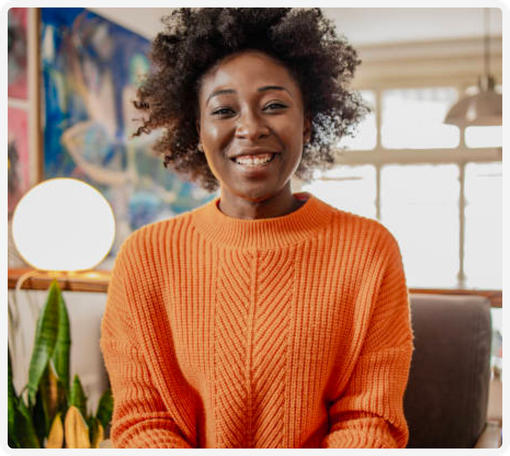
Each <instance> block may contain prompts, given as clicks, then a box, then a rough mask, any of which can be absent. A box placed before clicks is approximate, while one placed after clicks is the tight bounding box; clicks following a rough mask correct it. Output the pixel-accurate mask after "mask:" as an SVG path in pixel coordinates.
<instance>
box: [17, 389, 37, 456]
mask: <svg viewBox="0 0 510 456" xmlns="http://www.w3.org/2000/svg"><path fill="white" fill-rule="evenodd" d="M16 440H17V441H18V444H19V447H20V448H41V444H40V443H39V440H38V438H37V434H36V432H35V428H34V423H33V422H32V417H31V416H30V412H29V410H28V409H27V407H26V405H25V403H24V402H23V399H22V398H20V400H19V402H18V408H17V410H16Z"/></svg>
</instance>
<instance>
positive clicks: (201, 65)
mask: <svg viewBox="0 0 510 456" xmlns="http://www.w3.org/2000/svg"><path fill="white" fill-rule="evenodd" d="M153 60H154V63H155V68H156V69H155V71H154V73H153V74H152V75H151V76H150V77H149V78H148V79H147V80H146V81H145V83H144V85H143V86H142V87H141V89H140V91H139V102H138V103H137V106H138V107H139V108H140V109H142V110H143V111H144V112H145V113H146V116H145V117H146V118H145V121H144V126H143V127H142V128H141V129H140V131H139V133H142V132H149V131H151V130H153V129H155V128H159V127H163V128H164V129H165V135H164V136H163V138H162V139H161V141H160V143H159V146H158V147H159V150H161V151H162V152H163V153H164V155H165V164H166V165H169V166H171V167H172V168H173V169H174V170H176V171H177V172H179V173H181V174H185V175H188V176H189V177H190V178H191V179H192V180H194V181H196V182H199V183H200V184H201V185H202V186H203V187H204V188H207V189H209V190H213V189H215V188H217V186H219V188H220V196H219V198H216V199H215V200H213V201H212V202H210V203H208V204H206V205H205V206H203V207H201V208H198V209H196V210H194V211H191V212H190V213H186V214H183V215H180V216H178V217H176V218H173V219H170V220H165V221H162V222H157V223H153V224H151V225H148V226H146V227H144V228H142V229H140V230H139V231H137V232H135V233H134V234H133V235H132V236H131V237H130V238H129V239H128V240H127V241H126V242H125V243H124V245H123V247H122V249H121V252H120V253H119V255H118V257H117V260H116V263H115V268H114V271H113V275H112V282H111V285H110V289H109V294H108V301H107V308H106V312H105V316H104V319H103V323H102V338H101V347H102V350H103V353H104V358H105V362H106V366H107V369H108V372H109V375H110V380H111V384H112V390H113V397H114V402H115V408H114V414H113V420H112V429H111V436H112V440H113V444H114V446H117V447H153V448H156V447H157V448H189V447H222V448H226V447H227V448H234V447H245V448H246V447H258V448H270V447H280V448H281V447H283V448H305V447H325V448H327V447H331V448H333V447H336V448H352V447H362V448H363V447H364V448H384V447H390V448H391V447H404V446H405V445H406V443H407V439H408V429H407V425H406V421H405V418H404V415H403V410H402V401H403V394H404V390H405V387H406V383H407V378H408V372H409V364H410V359H411V352H412V332H411V329H410V321H409V306H408V295H407V289H406V284H405V278H404V273H403V268H402V261H401V256H400V252H399V249H398V245H397V243H396V241H395V240H394V238H393V237H392V235H391V234H390V233H389V232H388V230H386V229H385V228H384V227H383V226H382V225H381V224H379V223H378V222H376V221H374V220H369V219H365V218H362V217H360V216H356V215H353V214H350V213H347V212H343V211H339V210H336V209H334V208H332V207H330V206H329V205H327V204H325V203H324V202H322V201H320V200H318V199H317V198H315V197H314V196H313V195H311V194H307V193H298V194H293V193H292V191H291V187H290V179H291V177H292V176H293V175H294V174H297V175H298V176H300V177H302V178H307V177H309V176H310V175H311V172H312V171H313V169H315V168H318V167H324V166H326V165H328V164H329V163H331V162H332V160H333V146H334V145H335V143H336V142H337V141H338V139H339V138H340V137H341V136H343V135H344V134H348V133H349V132H350V131H351V129H352V127H353V126H354V125H355V124H356V123H357V122H358V121H359V119H360V117H361V116H362V115H363V112H364V108H363V106H362V104H361V102H360V101H359V99H358V98H356V96H355V95H354V94H352V93H351V92H349V91H348V90H347V82H348V81H349V79H350V78H351V77H352V74H353V71H354V68H355V67H356V65H357V64H358V63H359V62H358V60H357V58H356V53H355V51H354V50H353V49H352V48H351V47H350V46H349V45H348V44H347V43H346V42H345V40H343V39H342V38H339V37H337V36H336V35H335V32H334V28H333V26H332V25H331V23H330V22H329V21H327V20H326V19H325V18H324V17H323V16H322V14H321V12H320V10H318V9H315V10H302V9H296V10H289V9H203V10H189V9H182V10H178V11H175V12H174V13H173V14H172V16H170V17H169V18H168V19H167V30H166V31H165V32H163V33H160V34H159V35H158V36H157V38H156V40H155V42H154V48H153Z"/></svg>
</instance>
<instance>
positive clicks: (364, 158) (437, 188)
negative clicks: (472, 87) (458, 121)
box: [303, 84, 502, 289]
mask: <svg viewBox="0 0 510 456" xmlns="http://www.w3.org/2000/svg"><path fill="white" fill-rule="evenodd" d="M461 93H464V89H463V88H462V87H453V86H446V85H444V84H443V85H438V86H435V87H434V86H428V87H411V88H409V87H405V88H395V87H387V88H385V87H377V89H374V90H364V91H362V96H363V97H364V98H365V100H367V101H368V102H369V103H370V104H371V105H372V107H373V109H374V112H373V113H372V114H371V117H370V118H369V119H367V120H366V121H365V123H364V124H363V125H362V126H361V127H360V128H359V137H358V138H356V139H355V140H349V141H345V142H344V143H343V144H342V146H343V147H345V148H346V149H344V150H345V152H344V153H343V154H342V155H341V157H340V158H339V163H340V164H339V165H338V167H336V168H335V169H332V170H329V171H328V172H326V173H323V174H319V175H318V176H317V179H315V180H314V181H313V182H311V183H310V184H308V185H306V186H304V187H303V190H307V191H310V192H312V193H314V194H316V195H317V196H318V197H319V198H321V199H323V200H325V201H326V202H328V203H330V204H331V205H333V206H335V207H337V208H339V209H342V210H346V211H350V212H354V213H358V214H360V215H363V216H366V217H372V218H377V219H379V220H380V221H381V222H382V223H383V224H384V225H385V226H387V227H388V228H389V229H390V231H391V232H392V233H393V234H394V236H395V237H396V239H397V240H398V242H399V245H400V248H401V251H402V257H403V261H404V267H405V270H406V277H407V281H408V285H409V286H410V287H414V288H421V287H423V288H479V289H501V287H502V273H501V267H502V258H501V246H502V231H501V223H502V183H501V182H502V179H501V175H502V165H501V148H500V145H501V142H502V129H501V127H471V128H467V129H465V130H464V129H459V128H457V127H454V126H448V125H444V124H443V120H444V117H445V116H446V113H447V111H448V109H449V107H450V106H451V105H453V104H454V103H455V102H456V100H457V99H458V97H459V94H461ZM378 100H380V104H379V105H378V104H377V101H378ZM462 137H463V139H464V140H463V141H461V140H460V139H461V138H462ZM353 195H355V197H353Z"/></svg>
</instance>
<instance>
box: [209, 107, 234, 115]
mask: <svg viewBox="0 0 510 456" xmlns="http://www.w3.org/2000/svg"><path fill="white" fill-rule="evenodd" d="M211 114H212V115H213V116H219V117H226V116H230V115H232V114H234V110H233V109H232V108H229V107H226V106H220V107H219V108H216V109H214V110H213V111H212V113H211Z"/></svg>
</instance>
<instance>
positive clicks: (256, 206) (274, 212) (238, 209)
mask: <svg viewBox="0 0 510 456" xmlns="http://www.w3.org/2000/svg"><path fill="white" fill-rule="evenodd" d="M302 204H303V202H301V201H298V200H297V199H296V198H294V196H293V195H292V191H291V188H290V185H287V186H285V187H284V188H283V189H282V191H281V192H279V193H278V194H276V195H274V196H271V197H268V198H264V199H260V200H250V199H247V198H245V197H242V196H238V195H234V194H232V193H231V192H229V191H228V190H226V189H225V188H222V189H221V197H220V202H219V209H220V210H221V212H223V213H224V214H225V215H228V216H229V217H233V218H239V219H248V220H256V219H268V218H274V217H281V216H283V215H287V214H290V213H291V212H294V211H295V210H297V209H299V208H300V207H301V206H302Z"/></svg>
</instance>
